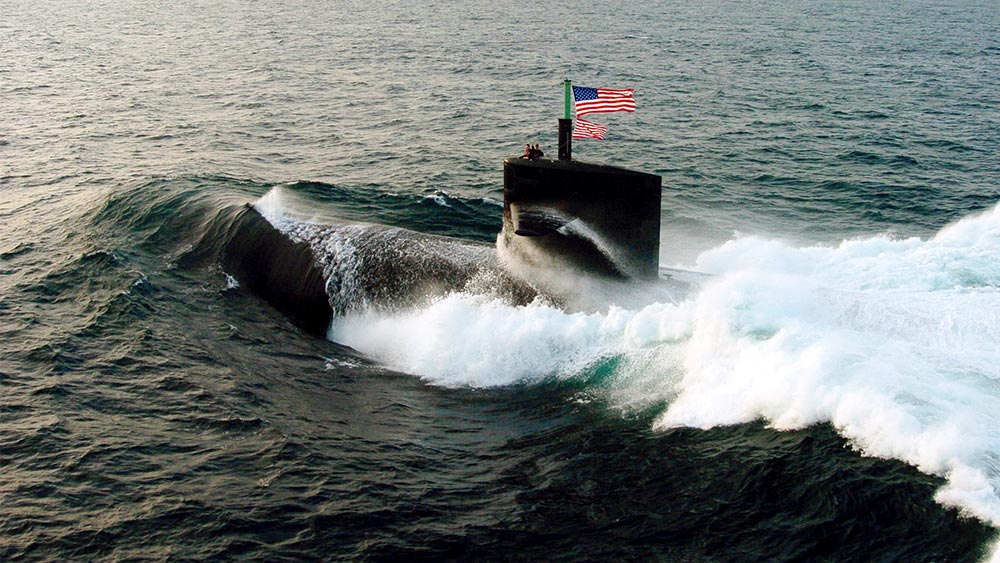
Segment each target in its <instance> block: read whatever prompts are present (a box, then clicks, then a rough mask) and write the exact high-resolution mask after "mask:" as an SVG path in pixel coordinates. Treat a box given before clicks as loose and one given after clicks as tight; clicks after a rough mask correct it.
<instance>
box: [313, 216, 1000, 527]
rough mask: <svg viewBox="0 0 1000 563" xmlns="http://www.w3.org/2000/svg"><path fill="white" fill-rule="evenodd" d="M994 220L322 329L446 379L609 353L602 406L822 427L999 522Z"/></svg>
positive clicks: (517, 376)
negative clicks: (647, 287)
mask: <svg viewBox="0 0 1000 563" xmlns="http://www.w3.org/2000/svg"><path fill="white" fill-rule="evenodd" d="M998 233H1000V213H998V212H997V210H996V209H994V210H991V211H990V212H987V213H984V214H982V215H979V216H977V217H971V218H968V219H966V220H964V221H962V222H960V223H958V224H956V225H953V226H950V227H947V228H945V229H943V230H942V231H941V232H940V233H939V234H938V235H937V236H935V237H933V238H932V239H929V240H926V241H924V240H920V239H915V238H911V239H905V240H894V239H892V238H889V237H884V236H876V237H871V238H869V239H859V240H852V241H845V242H844V243H842V244H840V245H838V246H812V247H802V248H797V247H793V246H790V245H787V244H784V243H781V242H778V241H770V240H763V239H756V238H742V239H738V240H733V241H730V242H728V243H726V244H724V245H722V246H720V247H718V248H715V249H713V250H710V251H708V252H706V253H704V254H702V255H701V256H700V257H699V259H698V261H697V263H696V265H695V267H696V268H697V269H700V270H703V271H706V272H709V273H711V274H713V277H712V278H711V279H709V280H707V281H706V282H705V283H704V285H703V287H702V288H701V289H700V290H699V291H697V293H695V294H694V295H692V296H691V297H690V299H688V300H686V301H683V302H681V303H677V304H673V303H666V304H665V303H653V304H650V305H648V306H646V307H643V308H640V309H638V310H628V309H623V308H619V307H611V308H610V309H609V310H608V311H607V312H605V313H590V314H584V313H569V312H566V311H563V310H560V309H558V308H555V307H553V306H551V305H549V304H546V303H544V302H536V303H532V304H530V305H527V306H512V305H509V304H507V303H503V302H499V301H496V300H490V299H483V298H481V297H476V296H471V295H465V294H462V293H454V294H451V295H449V296H446V297H444V298H441V299H439V300H437V301H435V302H433V303H432V304H430V305H429V306H426V307H424V308H420V309H417V310H412V311H408V312H405V313H400V314H396V315H383V316H379V317H377V318H376V317H372V316H367V317H360V316H355V317H344V318H339V319H336V320H335V321H334V327H333V328H332V330H331V334H330V336H331V338H332V339H333V340H336V341H338V342H341V343H344V344H347V345H350V346H353V347H355V348H357V349H358V350H361V351H362V352H364V353H366V354H369V355H370V356H371V357H373V358H375V359H376V360H378V361H380V362H384V363H385V364H386V365H389V366H391V367H394V368H396V369H400V370H403V371H406V372H409V373H414V374H417V375H419V376H421V377H423V378H424V379H426V380H427V381H428V382H430V383H433V384H438V385H446V386H474V387H479V386H498V385H508V384H511V383H515V382H522V383H524V382H528V383H530V382H533V381H539V380H541V379H544V378H547V377H574V376H575V375H577V374H580V373H585V372H586V369H585V367H586V366H588V365H593V364H595V363H598V362H601V361H602V360H604V359H607V358H618V359H619V360H620V361H618V362H617V363H616V365H617V366H618V368H617V369H618V373H617V374H616V376H615V377H611V378H609V379H608V380H607V381H606V382H605V383H603V384H602V385H604V386H605V387H606V391H607V396H608V397H609V399H610V400H611V401H612V402H613V403H614V402H617V403H618V404H620V405H626V406H629V405H631V406H636V405H638V406H642V405H650V404H656V403H657V402H660V403H664V402H665V403H666V405H667V406H666V407H665V408H664V411H663V412H662V413H661V415H660V416H659V417H658V418H657V419H656V422H655V426H656V427H657V428H661V429H665V428H671V427H677V426H692V427H699V428H710V427H715V426H720V425H731V424H738V423H745V422H750V421H753V420H758V419H763V420H765V421H767V423H768V424H769V425H771V426H772V427H774V428H776V429H779V430H791V429H799V428H804V427H806V426H809V425H812V424H817V423H822V422H829V423H831V424H832V425H833V426H834V427H835V428H836V429H837V430H838V432H840V433H841V434H842V435H843V436H844V437H845V438H847V439H848V440H849V442H850V444H851V445H852V446H854V447H855V448H857V449H858V450H859V451H860V452H861V453H863V454H865V455H870V456H877V457H882V458H887V459H888V458H892V459H899V460H902V461H905V462H907V463H909V464H912V465H914V466H915V467H917V468H919V469H920V470H921V471H923V472H926V473H929V474H934V475H938V476H941V477H944V478H945V479H946V484H945V485H944V487H943V488H942V489H941V490H940V491H939V492H938V494H937V496H936V499H937V500H938V501H939V502H941V503H943V504H945V505H948V506H954V507H957V508H959V509H960V510H961V511H962V512H963V513H965V514H967V515H970V516H975V517H977V518H979V519H982V520H983V521H986V522H989V523H991V524H993V525H1000V499H998V496H997V494H996V490H997V487H998V485H1000V464H998V463H997V461H996V459H997V458H996V454H995V452H997V451H1000V433H998V432H997V431H996V428H998V427H1000V424H998V422H1000V420H998V414H997V413H1000V367H997V366H1000V345H998V342H1000V287H998V286H1000V283H998V280H1000V277H998V276H1000V260H998V258H997V256H1000V236H998Z"/></svg>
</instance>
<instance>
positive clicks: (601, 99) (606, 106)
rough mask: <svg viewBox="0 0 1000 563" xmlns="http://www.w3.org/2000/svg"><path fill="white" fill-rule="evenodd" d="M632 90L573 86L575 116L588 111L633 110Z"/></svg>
mask: <svg viewBox="0 0 1000 563" xmlns="http://www.w3.org/2000/svg"><path fill="white" fill-rule="evenodd" d="M633 92H634V90H632V89H631V88H628V89H625V90H613V89H611V88H584V87H581V86H573V100H574V101H575V102H576V116H577V117H580V116H581V115H587V114H588V113H611V112H615V111H629V112H632V111H635V97H634V96H633Z"/></svg>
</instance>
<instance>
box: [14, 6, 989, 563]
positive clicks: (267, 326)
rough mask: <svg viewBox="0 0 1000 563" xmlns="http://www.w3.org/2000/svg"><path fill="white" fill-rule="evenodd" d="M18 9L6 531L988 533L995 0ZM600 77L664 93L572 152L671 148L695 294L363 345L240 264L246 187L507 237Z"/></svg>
mask: <svg viewBox="0 0 1000 563" xmlns="http://www.w3.org/2000/svg"><path fill="white" fill-rule="evenodd" d="M0 12H2V13H3V14H4V16H3V17H2V18H0V45H3V54H4V56H3V57H0V190H2V191H0V193H2V194H3V197H2V198H0V219H2V221H0V338H2V342H3V345H2V346H0V466H2V467H3V471H2V472H0V509H2V510H0V560H3V561H7V560H10V561H132V560H156V561H197V560H204V561H218V560H247V559H249V560H263V561H320V560H339V559H365V560H390V559H391V560H398V559H403V558H407V559H413V558H416V559H434V560H454V559H471V560H522V559H523V560H539V559H544V560H580V559H596V560H632V559H636V560H649V559H657V560H666V561H865V562H868V561H980V560H986V559H989V558H990V557H991V556H992V555H991V554H992V553H993V551H994V550H995V541H996V540H995V537H996V528H995V527H996V526H997V525H998V523H1000V494H998V492H997V491H998V487H1000V465H998V463H997V461H996V460H997V459H998V454H1000V434H998V433H997V431H996V427H997V424H996V423H997V419H996V413H997V412H1000V411H998V402H1000V387H998V384H997V382H998V380H1000V372H998V371H997V368H996V366H997V365H1000V362H998V360H1000V347H998V345H997V342H998V336H1000V334H998V332H1000V290H998V288H1000V258H997V257H998V256H1000V215H998V211H997V207H996V205H997V202H998V199H1000V197H998V192H1000V159H998V158H997V156H996V155H997V153H998V139H1000V12H998V11H997V10H996V7H995V6H994V5H993V4H992V3H990V2H985V1H983V2H976V1H969V2H933V1H920V2H909V3H888V4H877V3H870V2H832V3H824V4H819V3H813V2H797V1H781V2H755V1H748V2H673V1H671V2H645V1H638V2H629V3H626V4H624V5H616V4H613V3H603V4H600V3H597V4H586V5H579V3H548V4H535V5H522V4H520V3H491V4H488V5H482V4H480V3H472V2H458V3H451V4H435V3H425V4H420V5H415V4H412V3H402V2H381V1H376V2H337V3H321V2H283V1H277V0H276V1H256V2H239V3H237V2H214V3H210V4H208V5H205V3H193V2H192V3H187V2H175V3H170V4H162V3H157V2H145V1H141V0H130V1H128V2H124V3H111V2H107V3H102V2H97V1H94V2H83V3H78V4H71V5H67V4H65V3H60V2H47V1H43V2H41V3H38V2H32V3H28V2H19V1H18V0H8V1H7V2H5V3H4V5H3V8H2V9H0ZM565 78H571V79H573V80H574V81H575V83H577V84H580V85H587V86H607V87H633V88H635V90H636V98H637V104H638V110H637V112H636V113H635V114H615V115H607V116H597V117H595V119H594V121H599V122H601V123H604V124H606V125H608V126H609V128H610V132H609V134H608V137H607V140H606V141H604V142H596V141H594V142H589V141H578V142H577V143H575V144H574V152H575V156H577V157H578V158H581V159H585V160H590V161H597V162H610V163H615V164H618V165H622V166H626V167H630V168H635V169H639V170H644V171H650V172H655V173H658V174H660V175H662V176H663V185H664V190H663V229H662V236H661V263H662V264H663V265H665V266H676V267H679V268H682V269H686V270H697V271H700V272H706V273H709V274H711V277H710V278H706V280H707V281H705V282H704V283H703V284H702V285H701V286H699V288H698V289H696V290H694V291H693V292H691V293H690V294H688V295H683V296H677V298H676V299H673V300H667V301H662V300H656V301H651V302H649V303H648V304H644V305H643V306H641V307H634V306H628V307H625V306H610V307H608V308H607V309H605V310H602V311H597V312H584V313H580V312H573V311H568V310H563V309H561V308H559V307H557V306H555V305H553V304H551V303H544V302H536V303H533V304H531V305H528V306H521V305H518V306H515V305H512V304H510V303H506V302H504V301H503V300H497V299H492V298H490V297H489V294H488V292H487V293H480V292H477V291H472V290H468V291H463V292H458V293H453V294H449V295H446V296H442V297H441V298H439V299H436V300H431V301H428V302H425V303H423V304H421V305H419V306H415V307H412V308H408V309H406V310H402V311H388V312H387V311H369V312H368V313H364V312H357V313H354V314H347V315H342V316H338V317H337V318H335V319H334V322H333V325H332V326H331V332H330V336H331V340H330V341H327V340H322V339H316V338H313V337H311V336H309V335H307V334H305V333H303V332H302V331H300V330H299V329H297V328H295V327H294V326H293V325H291V324H290V323H289V322H288V320H287V319H285V318H284V317H282V316H281V315H280V314H279V313H277V312H276V311H275V310H274V309H272V308H271V307H270V306H268V305H267V304H266V303H264V302H263V301H261V300H260V299H259V298H257V297H256V296H254V295H253V294H252V293H250V292H249V291H247V290H246V289H244V288H241V287H238V285H237V284H236V283H234V280H232V279H231V278H227V272H225V271H224V269H223V268H222V267H221V262H220V258H219V255H220V252H221V250H220V249H221V247H222V245H223V244H224V242H225V237H226V226H227V225H229V224H230V223H229V221H231V219H232V217H233V215H234V213H236V211H237V210H239V209H241V208H242V206H243V205H244V204H255V205H257V207H258V208H260V209H263V208H264V207H265V206H266V205H270V204H274V202H275V200H279V204H278V205H277V209H276V210H275V209H272V211H276V212H278V213H291V212H292V211H295V212H296V215H295V217H296V219H295V220H294V221H293V222H292V223H291V224H284V225H283V228H285V229H286V230H288V232H290V233H307V234H308V233H319V234H317V235H316V236H315V237H313V238H314V239H315V240H314V242H313V244H316V245H321V246H322V248H323V249H326V251H327V252H326V254H323V260H326V261H328V262H330V261H333V262H336V261H337V260H344V259H345V257H347V256H348V255H347V254H344V252H347V251H346V250H344V249H345V247H344V246H343V245H341V246H337V245H335V244H333V243H335V242H337V241H336V240H332V239H331V238H329V236H328V235H322V233H327V232H329V231H328V230H324V229H326V228H327V226H328V225H329V224H332V223H337V222H343V221H352V222H365V223H372V224H377V225H381V226H386V227H390V228H397V227H398V228H404V229H411V230H416V231H420V232H423V233H428V234H433V235H444V236H447V237H454V238H455V239H458V240H456V241H455V242H454V243H453V244H454V246H453V247H450V248H454V249H459V248H465V246H467V245H470V244H472V243H477V244H479V243H488V244H491V243H493V241H494V240H495V239H496V234H497V232H498V231H499V229H500V213H501V206H500V204H501V200H502V182H501V167H500V162H501V160H502V159H503V158H504V157H505V156H509V155H512V154H516V153H518V152H519V151H520V147H522V146H523V145H524V143H525V142H529V141H530V142H536V141H537V142H540V143H541V144H542V146H543V148H545V149H547V150H548V151H550V152H552V149H553V148H554V145H555V119H556V118H557V117H559V116H560V114H561V111H562V99H561V95H562V81H563V79H565ZM279 196H280V197H279ZM959 221H960V222H959ZM317 224H318V225H317ZM380 228H381V227H380ZM310 236H312V235H310ZM399 236H402V237H406V236H407V235H406V234H405V232H403V233H402V234H401V235H399ZM324 237H325V238H324ZM348 242H350V241H349V240H348ZM442 244H446V245H447V244H448V243H442ZM477 248H478V246H477ZM362 309H363V308H362ZM994 557H995V556H994Z"/></svg>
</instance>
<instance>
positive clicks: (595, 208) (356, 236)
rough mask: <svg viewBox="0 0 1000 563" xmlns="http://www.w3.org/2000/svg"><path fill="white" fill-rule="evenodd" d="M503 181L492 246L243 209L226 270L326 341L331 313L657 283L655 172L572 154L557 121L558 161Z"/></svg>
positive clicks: (515, 165)
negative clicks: (475, 295) (481, 295)
mask: <svg viewBox="0 0 1000 563" xmlns="http://www.w3.org/2000/svg"><path fill="white" fill-rule="evenodd" d="M503 178H504V201H503V217H502V228H501V230H500V233H499V234H498V235H497V240H496V244H495V245H489V244H488V243H481V242H470V241H463V240H459V239H453V238H449V237H443V236H437V235H430V234H426V233H417V232H414V231H408V230H406V229H401V228H394V227H387V226H384V225H357V224H349V223H348V224H344V225H311V226H310V227H309V229H308V234H307V235H305V234H302V232H301V231H302V230H303V229H302V228H298V229H294V228H293V229H289V228H279V226H278V225H277V224H275V222H273V221H272V220H269V218H268V217H265V216H264V215H262V214H261V212H260V210H258V209H257V208H256V207H255V206H253V205H250V204H247V205H245V206H244V208H243V209H241V210H240V211H239V212H238V213H236V214H235V217H234V218H233V220H232V222H231V223H230V224H229V226H228V232H227V233H226V237H225V240H226V242H225V243H224V247H223V249H222V257H221V258H222V260H221V261H222V266H223V268H224V269H225V270H226V272H227V273H228V274H229V275H231V276H232V277H233V278H235V279H236V280H237V282H238V283H239V285H240V287H242V288H246V289H249V290H250V291H252V292H253V293H254V294H256V295H257V296H259V297H261V298H262V299H264V300H265V301H267V302H268V303H269V304H270V305H271V306H273V307H274V308H275V309H277V310H278V311H279V312H281V313H283V314H284V315H285V316H286V317H287V318H288V319H289V320H290V321H291V322H292V323H293V324H295V325H296V326H298V327H299V328H301V329H302V330H304V331H306V332H308V333H310V334H313V335H315V336H318V337H321V338H322V337H325V336H326V335H327V331H328V329H329V326H330V323H331V320H332V319H333V317H334V315H343V314H347V313H350V312H354V311H359V310H370V309H376V310H378V309H382V310H393V309H396V310H398V309H403V308H406V307H412V306H416V305H419V304H420V303H422V302H425V301H426V300H427V299H430V298H433V297H434V296H440V295H444V294H446V293H448V292H452V291H470V290H471V291H476V292H482V291H487V292H489V293H490V294H491V295H492V296H494V297H498V298H501V299H504V300H506V301H507V302H510V303H512V304H527V303H530V302H531V301H532V300H534V299H536V298H537V297H539V296H541V297H543V298H545V299H547V300H548V301H549V302H551V303H555V304H558V305H560V306H565V307H567V308H569V309H579V310H585V309H591V308H593V302H594V300H593V299H591V298H592V297H593V296H594V295H597V294H600V295H604V296H607V295H614V296H615V299H619V300H625V299H627V295H628V294H629V293H630V292H633V293H634V292H636V291H637V289H636V288H642V289H641V291H642V292H645V291H646V289H648V288H649V287H653V286H657V287H660V286H662V285H663V284H662V283H659V282H663V281H664V280H661V279H660V278H659V247H660V246H659V245H660V240H659V235H660V192H661V178H660V176H658V175H655V174H647V173H643V172H637V171H633V170H628V169H625V168H620V167H616V166H610V165H605V164H593V163H586V162H580V161H577V160H574V159H573V158H572V120H571V119H559V144H558V158H557V159H551V158H530V159H527V158H522V157H520V156H518V157H511V158H507V159H505V160H504V161H503ZM484 287H486V288H487V289H486V290H484V289H483V288H484ZM644 298H645V294H644Z"/></svg>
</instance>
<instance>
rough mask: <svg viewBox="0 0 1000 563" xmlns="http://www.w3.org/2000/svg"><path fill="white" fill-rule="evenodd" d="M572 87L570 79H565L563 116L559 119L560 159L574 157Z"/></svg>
mask: <svg viewBox="0 0 1000 563" xmlns="http://www.w3.org/2000/svg"><path fill="white" fill-rule="evenodd" d="M571 92H572V87H571V86H570V81H569V80H564V81H563V94H564V96H563V97H564V98H565V102H564V104H563V107H564V112H563V118H562V119H560V120H559V160H572V159H573V119H572V118H571V117H570V96H571V95H572V94H571Z"/></svg>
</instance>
